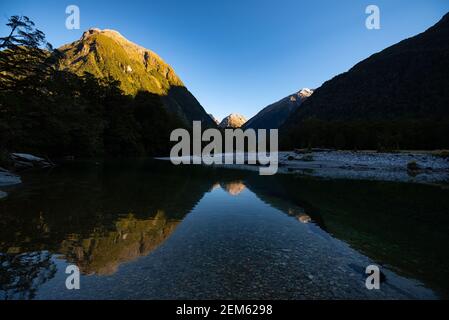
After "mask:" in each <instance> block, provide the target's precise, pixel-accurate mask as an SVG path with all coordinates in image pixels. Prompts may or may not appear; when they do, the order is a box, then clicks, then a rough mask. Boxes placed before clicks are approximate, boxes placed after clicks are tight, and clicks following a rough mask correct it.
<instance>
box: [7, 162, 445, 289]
mask: <svg viewBox="0 0 449 320" xmlns="http://www.w3.org/2000/svg"><path fill="white" fill-rule="evenodd" d="M214 187H221V188H223V189H224V190H226V191H227V192H228V193H229V194H230V195H233V196H236V195H239V194H240V193H242V192H243V191H244V190H245V188H248V189H249V190H251V191H252V192H254V193H255V194H256V195H257V196H258V197H259V198H260V199H262V200H263V201H264V202H266V203H268V204H269V205H271V206H272V207H275V208H277V209H279V210H280V211H282V212H284V213H286V214H289V215H291V216H293V217H295V219H297V220H298V221H299V222H298V223H300V222H301V223H308V222H310V221H313V222H314V223H316V224H317V225H319V226H320V227H321V229H323V230H325V231H327V232H328V233H329V234H331V235H333V236H334V237H336V238H338V239H341V240H343V241H345V242H347V243H349V244H350V245H351V246H352V247H353V248H355V249H356V250H358V251H361V252H362V253H364V254H365V255H367V256H369V257H370V258H372V259H374V260H375V261H377V262H378V263H381V264H386V265H389V266H390V267H391V268H392V269H394V270H395V271H398V272H399V273H402V274H405V275H409V276H411V277H413V278H417V279H419V280H422V281H424V282H425V283H427V284H431V285H432V286H434V287H435V288H440V289H441V291H443V293H444V294H446V296H447V293H448V288H449V257H448V254H447V252H448V249H447V245H448V243H449V191H448V190H447V189H446V190H444V189H441V188H438V187H432V186H425V185H412V184H395V183H382V182H366V181H344V180H334V181H330V180H329V181H326V180H316V179H303V178H295V177H292V176H284V175H277V176H274V177H267V176H265V177H260V176H258V175H257V174H254V173H252V172H246V171H233V170H220V169H210V170H209V169H205V168H202V167H193V166H187V167H180V168H178V167H173V166H171V165H166V164H157V163H154V162H151V161H150V162H148V161H141V162H140V161H138V162H136V161H135V160H134V161H130V162H127V161H120V162H113V163H109V164H107V165H104V164H99V165H95V164H92V163H86V164H79V163H73V164H70V165H68V166H64V167H61V168H57V169H56V170H54V171H52V172H50V173H48V174H47V175H46V176H44V175H43V174H42V173H36V174H29V175H27V176H25V184H24V185H23V186H21V187H19V190H17V192H11V195H10V197H9V198H8V199H7V200H6V201H2V202H1V203H0V230H2V232H1V233H0V252H1V253H2V254H1V255H0V259H1V262H2V263H3V262H4V263H5V265H10V266H12V267H11V268H9V269H5V268H3V269H2V270H1V271H2V272H3V273H2V274H0V285H1V286H2V288H6V287H8V286H9V287H8V288H9V290H14V288H12V289H11V284H14V283H21V286H20V288H19V287H18V288H16V289H17V290H19V291H20V290H22V291H23V292H28V293H30V296H32V294H33V293H32V292H33V290H34V289H33V288H34V287H35V285H33V283H39V281H40V280H39V279H43V280H44V281H45V279H47V278H49V277H52V274H53V273H52V271H51V270H53V269H52V268H54V265H52V263H51V261H47V260H48V259H47V260H45V259H44V260H42V261H40V262H39V260H38V259H36V260H35V261H36V262H35V263H34V262H33V261H34V260H33V259H27V258H26V257H27V255H29V254H30V253H31V254H36V253H45V252H47V253H48V254H52V253H56V254H62V255H63V256H64V257H65V258H66V259H67V260H68V261H69V262H72V263H76V264H77V265H78V266H80V268H81V271H82V272H83V273H84V274H93V273H95V274H99V275H108V274H112V273H114V272H115V270H117V268H118V266H119V265H120V264H122V263H124V262H127V261H132V260H134V259H136V258H137V257H140V256H144V255H147V254H150V253H151V252H152V251H153V250H154V249H155V248H157V247H158V246H160V245H161V244H163V243H164V241H165V240H166V239H167V238H169V237H170V235H171V234H173V232H174V230H175V229H176V227H177V226H178V225H179V223H180V222H181V221H182V220H183V218H184V217H185V216H186V214H188V213H189V212H190V211H191V210H192V208H194V207H195V205H196V204H197V203H198V202H199V201H200V200H201V199H202V197H203V195H204V194H205V193H206V192H209V191H211V190H213V189H214ZM25 260H26V261H27V263H19V262H20V261H25ZM47 262H48V263H47ZM30 267H32V268H34V269H33V270H39V272H37V271H34V273H32V274H34V275H35V278H34V280H33V279H29V278H30V277H28V278H27V277H24V275H27V273H28V271H27V270H29V269H27V268H30ZM8 270H9V271H8ZM39 274H41V275H44V276H43V277H42V276H38V275H39ZM8 277H9V278H8ZM13 277H16V280H14V281H12V279H13ZM17 277H18V278H17ZM21 277H22V278H21ZM31 278H32V277H31ZM8 279H9V280H8ZM17 279H22V280H21V282H17ZM25 280H27V281H28V283H27V282H26V281H25ZM27 288H28V289H27ZM24 296H26V295H25V294H24Z"/></svg>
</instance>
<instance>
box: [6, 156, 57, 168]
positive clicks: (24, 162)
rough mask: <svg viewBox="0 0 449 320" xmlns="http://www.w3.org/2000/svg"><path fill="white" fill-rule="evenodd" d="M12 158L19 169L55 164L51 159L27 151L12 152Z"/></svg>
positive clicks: (45, 166)
mask: <svg viewBox="0 0 449 320" xmlns="http://www.w3.org/2000/svg"><path fill="white" fill-rule="evenodd" d="M11 160H12V161H13V162H14V167H16V168H17V169H28V168H47V167H51V166H53V163H51V162H50V161H49V160H46V159H44V158H40V157H36V156H33V155H31V154H27V153H11Z"/></svg>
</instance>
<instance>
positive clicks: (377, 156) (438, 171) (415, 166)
mask: <svg viewBox="0 0 449 320" xmlns="http://www.w3.org/2000/svg"><path fill="white" fill-rule="evenodd" d="M448 160H449V159H448V158H447V154H446V153H442V152H425V151H401V152H385V153H382V152H376V151H337V150H315V151H313V150H312V151H305V150H296V151H294V152H280V153H279V172H281V173H289V174H297V175H304V176H314V177H320V178H329V179H357V180H379V181H395V182H412V183H439V184H441V183H448V182H449V161H448Z"/></svg>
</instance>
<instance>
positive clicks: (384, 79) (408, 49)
mask: <svg viewBox="0 0 449 320" xmlns="http://www.w3.org/2000/svg"><path fill="white" fill-rule="evenodd" d="M448 39H449V13H448V14H446V15H445V16H444V17H443V18H442V19H441V20H440V21H439V22H438V23H437V24H436V25H434V26H433V27H431V28H429V29H428V30H427V31H425V32H423V33H421V34H419V35H417V36H414V37H412V38H409V39H406V40H403V41H401V42H399V43H398V44H395V45H393V46H391V47H389V48H387V49H385V50H383V51H381V52H379V53H376V54H374V55H372V56H371V57H369V58H367V59H366V60H364V61H362V62H360V63H358V64H357V65H355V66H354V67H353V68H351V69H350V70H349V71H348V72H345V73H343V74H340V75H338V76H336V77H335V78H333V79H332V80H329V81H327V82H325V83H324V84H323V85H322V86H321V87H320V88H318V89H317V90H316V91H315V92H314V94H313V96H312V97H311V98H310V99H308V100H307V101H306V102H304V104H303V105H302V106H301V108H299V109H297V110H296V111H295V112H294V113H293V114H292V116H291V117H289V119H288V120H287V121H286V123H285V124H284V125H283V126H282V128H281V130H282V131H281V136H282V140H283V141H282V145H283V147H284V148H292V147H300V146H303V147H306V146H330V147H340V148H414V149H421V148H422V149H434V148H448V147H449V90H448V88H449V77H448V74H449V41H448Z"/></svg>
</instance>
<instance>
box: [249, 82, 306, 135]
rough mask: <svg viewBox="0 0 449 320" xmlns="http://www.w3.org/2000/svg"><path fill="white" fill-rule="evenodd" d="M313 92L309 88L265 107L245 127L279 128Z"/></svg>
mask: <svg viewBox="0 0 449 320" xmlns="http://www.w3.org/2000/svg"><path fill="white" fill-rule="evenodd" d="M312 93H313V90H310V89H308V88H304V89H301V90H300V91H298V92H297V93H295V94H292V95H290V96H288V97H285V98H283V99H282V100H279V101H278V102H275V103H273V104H270V105H269V106H268V107H265V108H264V109H262V111H260V112H259V113H258V114H256V115H255V116H254V117H252V118H251V119H250V120H248V122H247V123H245V125H244V128H245V129H278V128H279V127H280V126H281V125H282V124H283V123H284V122H285V121H286V120H287V118H288V117H289V116H290V114H291V113H292V112H294V111H295V110H296V109H298V107H299V106H300V105H301V104H302V103H303V102H304V101H305V100H306V99H307V98H309V97H310V96H311V95H312Z"/></svg>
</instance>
